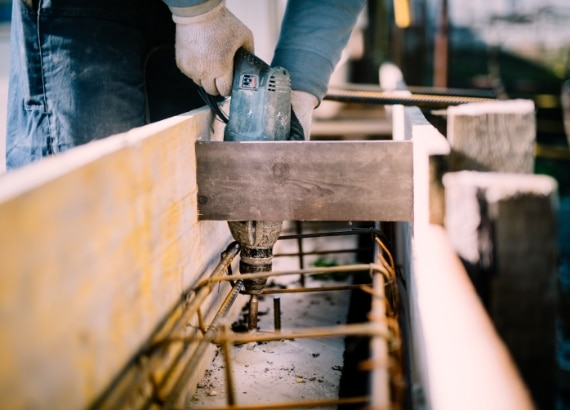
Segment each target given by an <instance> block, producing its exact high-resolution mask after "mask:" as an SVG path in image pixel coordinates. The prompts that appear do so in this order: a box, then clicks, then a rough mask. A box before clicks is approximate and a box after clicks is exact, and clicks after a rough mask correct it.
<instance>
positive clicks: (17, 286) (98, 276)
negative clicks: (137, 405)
mask: <svg viewBox="0 0 570 410" xmlns="http://www.w3.org/2000/svg"><path fill="white" fill-rule="evenodd" d="M211 124H212V117H211V115H210V113H209V112H208V111H205V110H204V111H196V112H192V113H190V114H188V115H184V116H180V117H175V118H171V119H168V120H165V121H162V122H160V123H156V124H153V125H149V126H146V127H142V128H139V129H135V130H132V131H130V132H128V133H126V134H121V135H117V136H112V137H109V138H107V139H105V140H101V141H97V142H93V143H91V144H88V145H86V146H83V147H79V148H76V149H74V150H71V151H68V152H66V153H63V154H61V155H60V156H57V157H53V158H49V159H46V160H43V161H40V162H38V163H36V164H33V165H30V166H29V167H26V168H23V169H21V170H18V171H14V172H13V173H10V174H6V175H3V176H2V177H1V178H0V261H1V262H0V363H1V366H0V407H1V408H5V409H8V408H9V409H19V408H33V409H55V408H85V407H87V406H88V405H90V404H91V403H92V402H93V400H95V399H96V398H97V397H98V396H99V395H100V394H101V392H102V391H103V390H104V389H106V388H107V387H108V386H109V384H110V383H111V382H112V380H113V379H114V378H115V377H116V376H117V375H118V374H119V372H120V371H121V370H122V369H123V368H124V366H125V365H126V364H127V363H128V362H129V361H130V360H131V359H132V358H133V355H134V354H135V353H136V352H137V351H138V349H140V348H141V346H142V344H143V343H144V342H145V341H146V340H147V339H148V338H149V337H150V336H151V335H152V333H153V332H154V331H155V330H156V328H157V326H158V324H159V323H161V322H162V321H164V320H165V319H166V317H167V316H168V314H169V312H170V311H171V310H172V309H173V307H175V305H176V304H177V303H178V302H179V301H180V299H181V295H182V294H183V292H184V291H185V290H186V289H187V288H188V287H190V286H191V285H193V284H195V283H196V282H197V281H198V280H199V279H200V278H201V277H202V276H203V275H204V274H205V273H209V271H210V270H211V269H212V268H213V266H214V265H215V264H216V263H217V262H218V261H219V258H220V253H221V252H222V251H223V250H224V249H225V247H226V246H227V245H228V243H229V242H230V241H231V236H230V233H229V230H228V228H227V224H226V223H225V222H213V221H199V220H198V215H197V207H196V194H197V185H196V179H195V166H196V161H195V150H194V142H195V139H196V138H203V139H207V138H208V137H209V135H210V128H211ZM216 135H217V134H214V136H216ZM149 382H150V380H149Z"/></svg>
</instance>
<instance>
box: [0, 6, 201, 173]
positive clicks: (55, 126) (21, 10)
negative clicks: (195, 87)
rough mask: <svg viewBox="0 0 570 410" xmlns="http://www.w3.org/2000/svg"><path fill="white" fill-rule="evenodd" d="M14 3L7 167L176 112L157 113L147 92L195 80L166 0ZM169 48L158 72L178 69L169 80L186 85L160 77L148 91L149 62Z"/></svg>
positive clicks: (156, 94) (157, 93) (161, 93)
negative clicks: (177, 44)
mask: <svg viewBox="0 0 570 410" xmlns="http://www.w3.org/2000/svg"><path fill="white" fill-rule="evenodd" d="M28 3H30V4H28ZM13 7H14V9H13V19H12V53H11V71H10V86H9V101H8V104H9V107H8V109H9V114H8V129H7V137H6V138H7V147H6V163H7V167H8V169H11V168H16V167H20V166H22V165H25V164H27V163H29V162H31V161H34V160H37V159H39V158H41V157H44V156H47V155H51V154H55V153H58V152H62V151H65V150H67V149H69V148H72V147H74V146H78V145H82V144H85V143H87V142H89V141H92V140H96V139H101V138H104V137H107V136H109V135H111V134H116V133H120V132H124V131H126V130H128V129H131V128H133V127H137V126H141V125H143V124H145V123H146V122H148V121H150V119H151V117H153V119H154V120H156V119H160V116H161V115H162V117H164V116H165V115H168V114H174V113H176V110H175V109H174V108H173V109H171V110H167V113H166V114H165V113H162V114H160V113H159V114H153V115H151V111H150V108H149V107H150V105H151V104H148V102H149V100H156V99H157V98H158V99H160V98H166V99H168V95H167V93H168V90H169V89H177V90H179V91H180V90H183V89H184V87H191V86H192V85H188V83H189V82H190V81H189V80H188V79H186V78H185V77H184V76H182V75H181V74H180V73H179V72H177V70H176V68H175V61H174V51H173V50H174V47H173V44H174V38H173V33H174V26H173V23H172V20H171V17H170V14H169V11H168V8H167V7H166V6H165V5H164V4H163V3H162V2H161V1H160V0H148V1H142V2H139V1H133V0H97V1H93V0H51V1H41V0H40V1H39V2H38V1H25V2H24V1H22V0H15V1H14V3H13ZM163 33H164V34H163ZM168 50H169V51H168ZM165 53H169V55H170V57H166V58H164V57H163V63H164V64H166V65H169V67H166V66H163V67H162V68H161V69H154V72H153V75H159V76H160V75H162V72H161V70H164V71H165V72H166V73H170V74H172V72H175V73H177V74H178V75H179V76H178V77H177V76H176V75H166V76H165V77H167V78H166V79H165V81H163V82H164V83H168V82H169V81H170V82H175V83H176V82H183V83H184V86H181V85H178V86H170V88H169V87H167V86H166V85H163V84H162V83H161V82H159V85H158V86H156V85H154V86H153V87H151V88H152V89H153V90H154V91H152V93H151V94H152V95H149V94H148V93H147V92H146V91H147V89H146V86H145V72H146V66H147V65H148V63H149V61H154V60H156V57H153V56H158V55H161V56H164V55H165ZM190 83H191V82H190ZM153 84H154V83H153ZM157 88H158V90H157ZM152 105H153V107H157V108H156V109H154V111H156V110H157V109H158V107H161V105H160V103H159V102H156V103H154V104H152ZM167 105H168V104H167ZM182 110H183V108H179V109H178V110H177V112H182Z"/></svg>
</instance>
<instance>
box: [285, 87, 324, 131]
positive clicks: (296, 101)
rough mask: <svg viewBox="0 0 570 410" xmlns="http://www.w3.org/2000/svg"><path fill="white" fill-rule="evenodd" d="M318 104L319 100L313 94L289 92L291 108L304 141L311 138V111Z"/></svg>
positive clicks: (296, 91)
mask: <svg viewBox="0 0 570 410" xmlns="http://www.w3.org/2000/svg"><path fill="white" fill-rule="evenodd" d="M318 102H319V100H318V99H317V97H315V96H314V95H313V94H310V93H308V92H305V91H298V90H292V91H291V107H292V108H293V111H294V112H295V115H296V116H297V118H298V120H299V122H300V123H301V126H302V127H303V132H304V134H305V139H306V140H308V139H309V138H310V136H311V123H312V120H313V110H314V109H315V107H316V106H317V104H318Z"/></svg>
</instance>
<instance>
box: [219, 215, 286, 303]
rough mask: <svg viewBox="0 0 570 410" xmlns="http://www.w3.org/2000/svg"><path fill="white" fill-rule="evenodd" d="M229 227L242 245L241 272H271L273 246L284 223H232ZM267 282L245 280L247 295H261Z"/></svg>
mask: <svg viewBox="0 0 570 410" xmlns="http://www.w3.org/2000/svg"><path fill="white" fill-rule="evenodd" d="M228 226H229V227H230V231H231V233H232V236H233V237H234V239H235V240H236V241H237V242H239V244H240V245H241V252H240V264H239V270H240V272H241V273H260V272H271V264H272V260H273V245H275V242H277V239H278V238H279V235H280V234H281V226H282V222H272V221H230V222H228ZM266 282H267V279H247V280H244V281H243V283H244V287H245V293H247V294H250V295H255V294H259V293H261V292H262V291H263V288H264V287H265V283H266Z"/></svg>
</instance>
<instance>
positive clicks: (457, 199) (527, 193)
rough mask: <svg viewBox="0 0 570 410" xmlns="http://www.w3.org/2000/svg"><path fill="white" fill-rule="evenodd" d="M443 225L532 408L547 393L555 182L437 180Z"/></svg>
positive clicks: (469, 176)
mask: <svg viewBox="0 0 570 410" xmlns="http://www.w3.org/2000/svg"><path fill="white" fill-rule="evenodd" d="M444 185H445V191H446V208H447V213H446V226H447V230H448V233H449V238H450V241H451V243H452V244H453V246H454V248H455V250H456V251H457V252H458V254H459V256H460V257H461V258H462V260H463V263H464V264H465V266H466V268H467V271H468V273H469V274H470V276H471V278H472V281H473V282H474V284H475V286H476V287H477V289H478V291H479V295H480V297H481V298H482V300H483V301H484V302H485V304H486V307H487V310H488V313H489V315H490V317H491V318H492V320H493V322H494V324H495V327H496V329H497V331H498V332H499V335H500V336H501V337H502V338H503V340H504V341H505V343H506V345H507V347H508V348H509V350H510V352H511V353H512V355H513V358H514V359H515V361H516V363H517V365H518V367H519V369H520V371H521V373H522V375H523V377H524V380H525V382H526V383H527V385H528V386H529V388H530V390H531V392H532V393H533V396H534V399H535V401H536V403H537V406H538V407H539V408H552V407H553V406H554V403H553V397H554V395H555V390H554V386H555V380H554V357H555V340H554V339H555V331H554V329H555V319H556V316H555V311H556V272H557V253H556V229H557V228H556V223H557V221H556V214H557V202H558V195H557V184H556V181H555V180H554V179H553V178H551V177H549V176H547V175H524V174H505V173H494V172H468V171H463V172H454V173H448V174H446V175H445V177H444Z"/></svg>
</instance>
